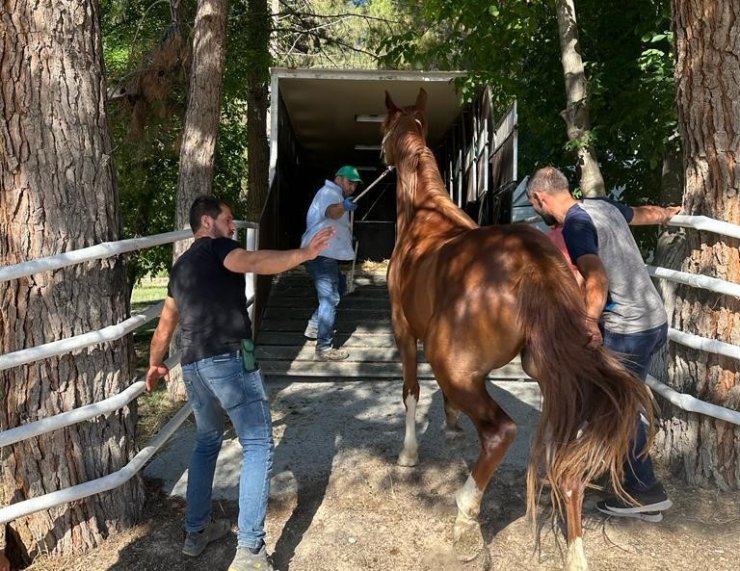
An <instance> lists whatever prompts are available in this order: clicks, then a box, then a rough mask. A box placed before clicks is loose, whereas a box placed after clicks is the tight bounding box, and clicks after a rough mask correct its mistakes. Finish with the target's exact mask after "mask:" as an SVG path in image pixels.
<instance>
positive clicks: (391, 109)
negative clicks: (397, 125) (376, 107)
mask: <svg viewBox="0 0 740 571" xmlns="http://www.w3.org/2000/svg"><path fill="white" fill-rule="evenodd" d="M385 108H386V109H387V110H388V113H393V112H395V111H398V110H399V109H398V107H397V106H396V104H395V103H393V99H391V94H390V93H388V91H386V92H385Z"/></svg>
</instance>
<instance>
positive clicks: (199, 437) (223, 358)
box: [182, 353, 273, 549]
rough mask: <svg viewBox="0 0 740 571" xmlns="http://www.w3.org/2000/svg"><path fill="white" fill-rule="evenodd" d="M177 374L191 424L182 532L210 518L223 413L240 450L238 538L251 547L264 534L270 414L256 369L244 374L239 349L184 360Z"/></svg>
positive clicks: (257, 544)
mask: <svg viewBox="0 0 740 571" xmlns="http://www.w3.org/2000/svg"><path fill="white" fill-rule="evenodd" d="M182 373H183V379H184V381H185V387H186V389H187V392H188V400H189V401H190V404H191V405H192V407H193V413H194V415H195V426H196V440H195V448H194V449H193V455H192V457H191V459H190V470H189V474H188V488H187V495H186V499H187V512H186V515H185V531H188V532H191V531H200V530H201V529H203V528H205V527H206V525H208V522H209V521H210V517H211V493H212V487H213V475H214V472H215V471H216V460H217V458H218V453H219V451H220V450H221V442H222V440H223V435H224V421H225V415H228V416H229V419H231V424H232V425H233V426H234V430H235V431H236V434H237V437H238V438H239V443H240V444H241V445H242V450H243V456H242V469H241V477H240V480H239V534H238V543H239V546H240V547H248V548H251V549H256V548H258V547H260V546H261V545H262V542H263V540H264V537H265V515H266V512H267V497H268V494H269V492H270V472H271V470H272V449H273V442H272V418H271V417H270V405H269V403H268V402H267V394H266V392H265V385H264V382H263V379H262V372H261V371H260V370H259V369H258V370H256V371H253V372H251V373H247V372H246V371H245V370H244V366H243V365H242V361H241V354H240V353H227V354H225V355H216V356H214V357H208V358H206V359H201V360H200V361H196V362H194V363H189V364H187V365H184V366H183V368H182Z"/></svg>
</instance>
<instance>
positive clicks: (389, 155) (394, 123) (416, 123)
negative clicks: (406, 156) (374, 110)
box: [382, 89, 427, 165]
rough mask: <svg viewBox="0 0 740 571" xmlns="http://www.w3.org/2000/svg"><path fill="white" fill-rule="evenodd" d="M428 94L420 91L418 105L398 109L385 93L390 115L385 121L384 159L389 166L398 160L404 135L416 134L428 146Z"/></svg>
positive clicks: (386, 106) (417, 98) (417, 97)
mask: <svg viewBox="0 0 740 571" xmlns="http://www.w3.org/2000/svg"><path fill="white" fill-rule="evenodd" d="M426 106H427V92H426V91H424V90H423V89H419V95H417V96H416V103H414V104H413V105H410V106H408V107H398V106H397V105H396V104H395V103H394V102H393V99H391V95H390V93H388V92H387V91H386V92H385V108H386V109H387V111H388V113H387V114H386V117H385V120H384V121H383V126H382V129H383V144H382V152H383V158H384V159H385V163H386V164H387V165H395V164H396V161H397V160H398V155H399V153H398V151H399V150H401V151H402V150H403V149H398V150H397V145H398V144H399V142H400V141H401V140H402V139H403V138H404V137H403V135H404V134H409V133H410V134H415V135H418V136H419V137H420V138H421V142H422V144H423V145H426V142H425V141H426V135H427V123H426Z"/></svg>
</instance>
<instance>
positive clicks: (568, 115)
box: [555, 0, 605, 196]
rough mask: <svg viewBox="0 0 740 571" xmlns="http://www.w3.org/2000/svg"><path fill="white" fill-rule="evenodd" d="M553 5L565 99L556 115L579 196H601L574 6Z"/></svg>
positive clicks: (565, 1) (567, 2)
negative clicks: (572, 157)
mask: <svg viewBox="0 0 740 571" xmlns="http://www.w3.org/2000/svg"><path fill="white" fill-rule="evenodd" d="M555 6H556V10H557V14H558V35H559V36H560V59H561V61H562V63H563V74H564V75H565V95H566V100H567V107H566V108H565V109H564V110H563V111H562V112H561V113H560V114H561V115H562V117H563V120H564V121H565V126H566V129H567V131H568V140H569V141H570V142H571V144H572V145H573V146H574V147H575V148H576V150H577V154H578V166H579V167H580V170H581V180H580V186H581V192H582V193H583V196H604V194H605V190H604V179H603V177H602V176H601V170H600V169H599V163H598V161H597V160H596V153H595V150H594V145H593V142H592V134H591V119H590V116H589V113H588V100H587V98H586V72H585V71H584V69H583V60H582V59H581V52H580V44H579V43H578V24H577V22H576V9H575V6H574V5H573V0H556V2H555Z"/></svg>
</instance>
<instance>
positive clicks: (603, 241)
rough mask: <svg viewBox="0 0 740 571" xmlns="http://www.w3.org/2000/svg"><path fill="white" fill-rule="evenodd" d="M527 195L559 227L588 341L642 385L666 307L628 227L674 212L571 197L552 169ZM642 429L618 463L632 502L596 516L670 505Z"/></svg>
mask: <svg viewBox="0 0 740 571" xmlns="http://www.w3.org/2000/svg"><path fill="white" fill-rule="evenodd" d="M527 196H528V198H529V201H530V202H531V204H532V206H533V207H534V209H535V210H536V211H537V213H538V214H540V216H542V217H543V219H544V220H545V222H547V223H548V224H552V223H558V224H561V225H562V227H563V238H564V240H565V245H566V247H567V250H568V254H569V255H570V258H571V261H572V262H573V263H574V264H575V265H576V267H577V268H578V270H579V272H580V273H581V274H582V275H583V278H584V280H585V285H584V289H585V296H586V310H587V312H588V316H589V317H590V318H591V319H589V320H588V322H587V323H585V325H584V327H585V329H586V334H587V337H588V341H587V344H588V345H589V346H590V347H598V346H599V345H602V344H603V345H604V347H606V348H608V349H610V350H612V351H614V352H615V353H617V354H618V355H619V357H620V358H622V359H624V360H623V364H624V366H625V367H626V368H627V369H629V370H630V371H632V372H633V373H634V374H635V375H637V376H638V377H640V378H641V379H642V380H643V381H644V380H645V378H646V376H647V373H648V368H649V366H650V360H651V359H652V356H653V355H654V354H655V353H656V352H657V351H658V350H659V349H660V348H661V347H662V346H663V345H664V344H665V342H666V335H667V331H668V325H667V322H666V321H667V320H666V313H665V308H664V307H663V301H662V300H661V298H660V295H659V294H658V292H657V290H656V289H655V286H654V285H653V283H652V281H651V279H650V275H649V274H648V273H647V270H646V269H645V263H644V262H643V259H642V255H641V254H640V250H639V248H638V247H637V244H636V243H635V240H634V238H633V236H632V232H631V231H630V229H629V225H630V224H631V225H641V224H664V223H666V222H668V220H670V219H671V217H673V216H674V215H675V214H677V213H678V212H679V211H680V207H667V208H664V207H661V206H640V207H630V206H627V205H625V204H622V203H619V202H616V201H614V200H611V199H608V198H605V197H599V198H586V199H584V200H582V201H578V200H575V199H574V198H573V197H572V195H571V194H570V190H569V188H568V179H566V178H565V176H564V175H563V173H561V172H560V171H559V170H557V169H556V168H553V167H545V168H542V169H540V170H538V171H537V172H536V173H535V174H534V175H533V176H532V177H531V178H530V180H529V182H528V184H527ZM646 440H647V438H646V430H645V425H644V423H643V422H642V421H641V420H639V419H638V429H637V435H636V438H635V442H634V445H633V450H632V453H631V454H630V456H629V458H627V459H626V461H625V467H624V473H625V481H624V489H625V490H626V491H627V493H629V495H630V496H632V498H634V499H635V501H636V503H637V505H632V504H629V503H625V502H623V501H621V500H620V499H619V498H617V497H610V498H607V499H606V500H604V501H601V502H599V503H598V504H597V507H598V509H599V510H600V511H602V512H604V513H606V514H609V515H613V516H620V517H636V518H639V519H643V520H646V521H654V522H656V521H660V520H661V519H663V514H662V511H663V510H666V509H668V508H670V507H671V505H672V502H671V500H670V499H668V496H667V494H666V492H665V489H664V488H663V485H662V484H661V483H660V482H659V481H658V480H657V479H656V477H655V473H654V471H653V464H652V461H651V459H650V456H648V455H640V452H641V451H642V450H643V449H644V448H645V443H646Z"/></svg>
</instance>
